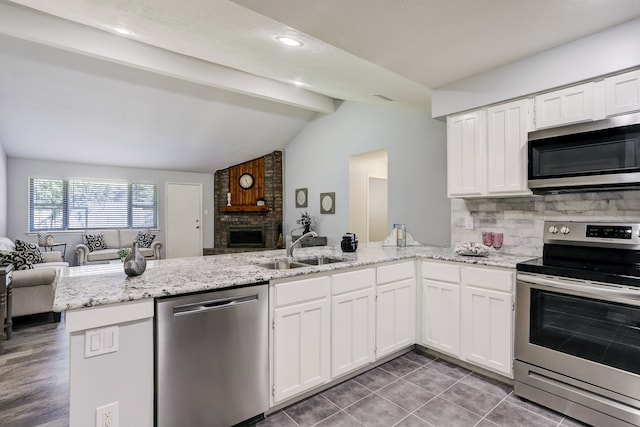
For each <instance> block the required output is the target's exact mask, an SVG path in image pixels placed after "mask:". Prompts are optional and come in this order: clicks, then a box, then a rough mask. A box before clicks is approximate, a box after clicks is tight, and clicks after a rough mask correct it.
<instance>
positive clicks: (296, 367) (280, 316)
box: [247, 277, 331, 403]
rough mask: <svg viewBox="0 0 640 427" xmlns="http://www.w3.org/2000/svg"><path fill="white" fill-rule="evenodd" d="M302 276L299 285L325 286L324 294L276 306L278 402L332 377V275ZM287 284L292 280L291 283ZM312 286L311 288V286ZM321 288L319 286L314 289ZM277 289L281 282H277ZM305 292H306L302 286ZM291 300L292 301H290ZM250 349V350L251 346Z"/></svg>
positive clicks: (274, 389)
mask: <svg viewBox="0 0 640 427" xmlns="http://www.w3.org/2000/svg"><path fill="white" fill-rule="evenodd" d="M322 279H324V280H322V281H318V280H317V279H310V280H309V281H315V282H317V283H311V284H309V283H306V281H304V280H301V281H299V282H297V283H295V287H289V289H288V291H292V292H290V293H292V294H293V292H294V291H295V290H296V288H297V287H298V286H303V287H304V286H306V287H307V288H314V287H315V286H322V287H323V292H322V294H323V296H322V297H320V298H314V299H312V300H307V301H306V302H303V303H295V302H294V301H292V302H291V303H290V304H289V305H286V306H282V307H276V308H275V310H274V314H273V384H274V387H273V400H274V403H277V402H279V401H282V400H285V399H287V398H289V397H291V396H294V395H297V394H299V393H302V392H304V391H306V390H309V389H311V388H314V387H315V386H318V385H321V384H324V383H326V382H328V381H329V379H330V357H331V353H330V327H331V319H330V310H331V303H330V301H329V278H328V277H326V278H322ZM286 285H287V286H291V284H289V283H287V284H286ZM310 290H311V289H310ZM313 291H314V292H317V288H315V289H313ZM276 293H277V285H276ZM300 293H301V295H303V294H304V293H305V290H304V289H301V292H300ZM287 302H290V301H287ZM247 351H250V349H249V350H247Z"/></svg>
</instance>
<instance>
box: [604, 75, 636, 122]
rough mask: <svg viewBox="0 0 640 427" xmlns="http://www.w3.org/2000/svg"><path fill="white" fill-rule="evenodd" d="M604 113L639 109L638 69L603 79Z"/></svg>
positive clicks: (611, 113) (609, 113)
mask: <svg viewBox="0 0 640 427" xmlns="http://www.w3.org/2000/svg"><path fill="white" fill-rule="evenodd" d="M604 85H605V98H606V114H607V116H615V115H617V114H624V113H631V112H634V111H640V70H636V71H632V72H630V73H624V74H620V75H617V76H613V77H608V78H606V79H604Z"/></svg>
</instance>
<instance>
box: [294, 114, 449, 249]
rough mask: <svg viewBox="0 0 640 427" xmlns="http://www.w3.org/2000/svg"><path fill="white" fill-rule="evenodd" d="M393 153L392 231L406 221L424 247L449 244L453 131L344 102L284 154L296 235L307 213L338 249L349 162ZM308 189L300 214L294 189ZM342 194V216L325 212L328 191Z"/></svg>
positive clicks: (423, 117)
mask: <svg viewBox="0 0 640 427" xmlns="http://www.w3.org/2000/svg"><path fill="white" fill-rule="evenodd" d="M383 149H387V150H388V179H389V231H391V224H393V223H405V224H406V225H407V229H408V230H409V232H411V233H412V234H413V236H414V237H415V238H416V239H417V240H418V241H420V242H421V243H424V244H432V245H448V244H449V241H450V215H451V209H450V206H451V205H450V202H449V200H448V199H447V195H446V187H447V186H446V126H445V124H444V123H441V122H439V121H437V120H433V119H431V118H430V117H429V116H428V115H427V114H425V113H424V112H418V111H412V110H405V109H401V108H398V107H395V106H393V105H391V106H389V107H385V106H373V105H365V104H359V103H353V102H344V103H342V104H341V105H340V106H339V107H338V108H337V110H336V112H335V113H333V114H331V115H318V116H316V117H315V118H314V119H313V120H312V121H311V122H309V124H308V125H307V126H305V128H304V129H303V130H302V131H301V132H300V134H298V135H297V136H296V138H294V140H293V141H292V142H291V143H289V144H288V145H287V146H286V147H285V150H284V184H285V185H284V193H285V194H284V206H285V226H284V230H285V231H286V232H288V231H289V230H290V229H291V228H294V227H297V224H296V220H297V219H298V218H299V217H300V211H301V210H302V211H304V210H307V211H308V212H309V214H310V215H312V216H315V217H316V220H317V221H318V223H317V225H316V227H315V229H316V230H317V231H318V233H319V234H320V235H322V236H327V238H328V244H329V245H337V244H339V242H340V239H341V237H342V235H343V234H344V233H345V232H348V231H350V230H349V157H350V156H352V155H354V154H361V153H365V152H369V151H374V150H383ZM305 187H306V188H308V189H309V192H308V198H309V207H308V209H301V210H300V209H296V208H295V200H294V191H295V189H296V188H305ZM332 191H334V192H335V193H336V213H335V215H320V193H325V192H332Z"/></svg>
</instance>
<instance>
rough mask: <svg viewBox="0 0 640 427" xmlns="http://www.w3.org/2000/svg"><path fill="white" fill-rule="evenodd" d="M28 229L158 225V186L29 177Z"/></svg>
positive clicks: (78, 228) (146, 226)
mask: <svg viewBox="0 0 640 427" xmlns="http://www.w3.org/2000/svg"><path fill="white" fill-rule="evenodd" d="M29 193H30V194H29V201H30V209H29V212H30V218H29V228H30V230H31V231H38V230H84V229H92V228H157V219H158V198H157V186H156V185H155V184H147V183H130V182H127V181H107V180H86V179H67V180H64V179H45V178H31V179H30V185H29Z"/></svg>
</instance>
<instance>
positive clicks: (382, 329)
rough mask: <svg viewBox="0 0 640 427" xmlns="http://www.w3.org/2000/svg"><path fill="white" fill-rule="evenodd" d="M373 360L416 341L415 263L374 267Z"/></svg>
mask: <svg viewBox="0 0 640 427" xmlns="http://www.w3.org/2000/svg"><path fill="white" fill-rule="evenodd" d="M377 284H378V285H377V286H376V301H377V303H376V359H379V358H381V357H384V356H386V355H388V354H390V353H393V352H394V351H397V350H400V349H402V348H404V347H407V346H410V345H412V344H415V342H416V276H415V262H413V261H411V262H402V263H398V264H391V265H385V266H381V267H378V268H377Z"/></svg>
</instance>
